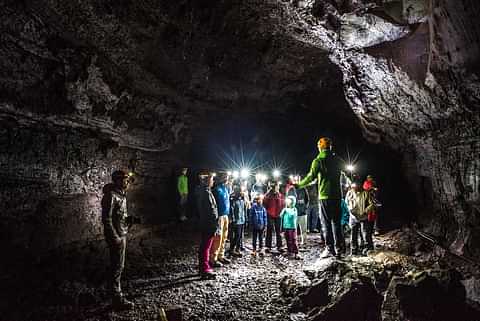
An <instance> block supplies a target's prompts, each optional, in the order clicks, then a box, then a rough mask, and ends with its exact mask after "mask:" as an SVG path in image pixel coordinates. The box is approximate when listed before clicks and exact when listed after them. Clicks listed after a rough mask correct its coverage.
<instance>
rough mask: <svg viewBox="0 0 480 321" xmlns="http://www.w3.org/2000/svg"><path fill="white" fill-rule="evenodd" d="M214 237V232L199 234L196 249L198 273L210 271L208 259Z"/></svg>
mask: <svg viewBox="0 0 480 321" xmlns="http://www.w3.org/2000/svg"><path fill="white" fill-rule="evenodd" d="M214 236H215V232H213V233H212V232H205V231H202V233H201V236H200V247H199V248H198V268H199V271H200V273H204V272H208V271H210V270H211V267H210V264H209V259H210V250H211V248H212V244H213V238H214Z"/></svg>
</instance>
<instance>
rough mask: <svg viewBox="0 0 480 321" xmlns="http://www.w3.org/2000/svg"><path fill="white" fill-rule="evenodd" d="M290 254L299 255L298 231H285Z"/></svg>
mask: <svg viewBox="0 0 480 321" xmlns="http://www.w3.org/2000/svg"><path fill="white" fill-rule="evenodd" d="M285 239H286V240H287V251H288V253H293V254H298V245H297V230H296V229H295V230H285Z"/></svg>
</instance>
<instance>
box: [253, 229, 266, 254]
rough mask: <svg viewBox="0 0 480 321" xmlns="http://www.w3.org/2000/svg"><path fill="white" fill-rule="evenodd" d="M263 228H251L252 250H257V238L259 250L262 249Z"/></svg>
mask: <svg viewBox="0 0 480 321" xmlns="http://www.w3.org/2000/svg"><path fill="white" fill-rule="evenodd" d="M264 230H265V229H261V230H259V229H256V228H253V229H252V247H253V250H254V251H256V250H257V240H258V248H259V249H260V250H261V249H263V232H264Z"/></svg>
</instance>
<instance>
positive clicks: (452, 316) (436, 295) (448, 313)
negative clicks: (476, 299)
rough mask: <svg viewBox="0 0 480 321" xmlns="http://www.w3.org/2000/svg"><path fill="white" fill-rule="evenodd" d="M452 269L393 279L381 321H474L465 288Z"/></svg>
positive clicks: (383, 307) (475, 318)
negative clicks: (467, 302) (466, 299)
mask: <svg viewBox="0 0 480 321" xmlns="http://www.w3.org/2000/svg"><path fill="white" fill-rule="evenodd" d="M460 277H461V276H460V274H459V273H458V272H456V271H454V270H449V271H445V270H431V271H422V272H419V273H412V274H410V275H408V276H405V277H394V278H393V279H392V281H391V283H390V286H389V287H388V290H387V293H386V294H385V300H384V302H383V304H382V320H383V321H393V320H412V321H427V320H442V321H449V320H452V321H453V320H458V321H460V320H464V321H467V320H477V319H478V318H479V317H480V314H479V313H478V312H477V311H475V310H474V309H472V308H470V307H469V306H468V305H467V304H466V301H465V298H466V293H465V288H464V286H463V285H462V283H461V282H460Z"/></svg>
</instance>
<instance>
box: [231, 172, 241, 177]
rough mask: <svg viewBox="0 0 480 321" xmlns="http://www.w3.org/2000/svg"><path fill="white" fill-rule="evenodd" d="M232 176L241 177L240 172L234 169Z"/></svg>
mask: <svg viewBox="0 0 480 321" xmlns="http://www.w3.org/2000/svg"><path fill="white" fill-rule="evenodd" d="M232 176H233V178H238V177H240V173H239V172H238V171H233V173H232Z"/></svg>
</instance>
